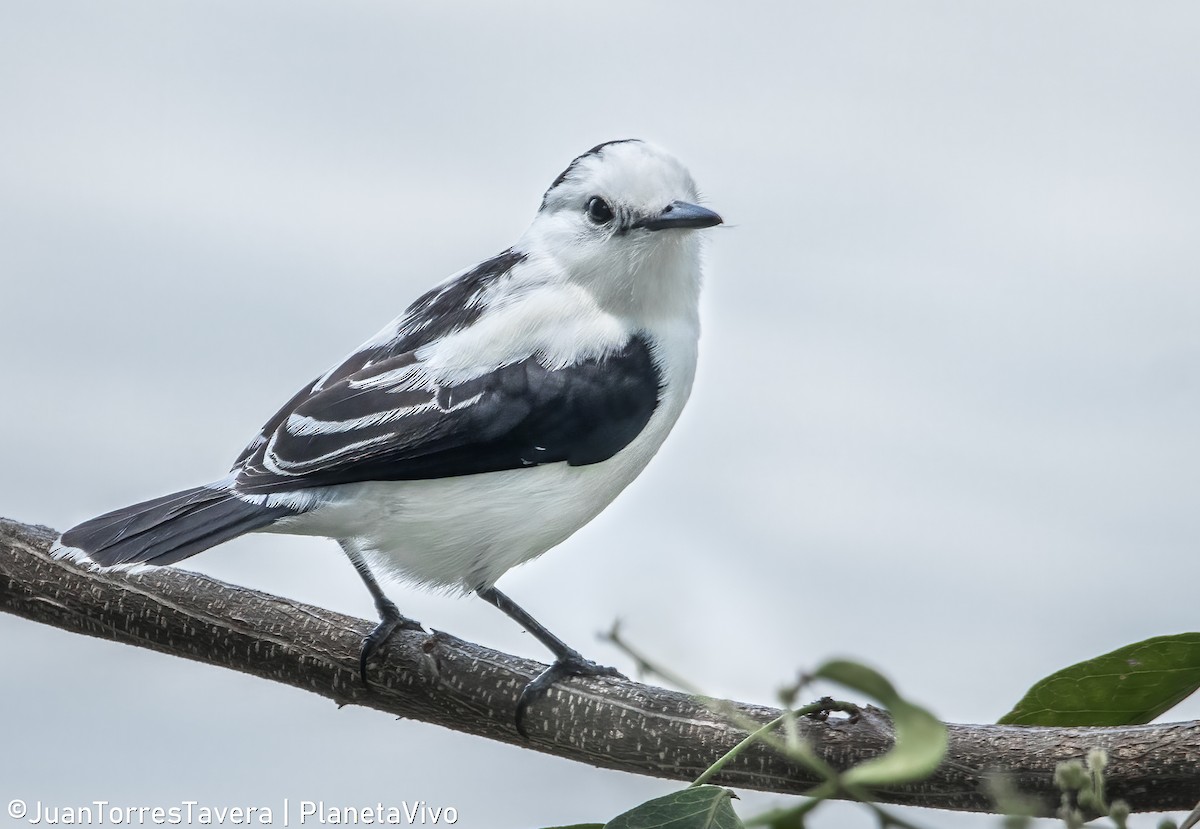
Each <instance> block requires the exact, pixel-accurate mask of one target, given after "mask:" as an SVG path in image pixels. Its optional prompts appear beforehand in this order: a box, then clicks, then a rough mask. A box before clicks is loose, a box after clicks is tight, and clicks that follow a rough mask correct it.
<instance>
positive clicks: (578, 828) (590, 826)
mask: <svg viewBox="0 0 1200 829" xmlns="http://www.w3.org/2000/svg"><path fill="white" fill-rule="evenodd" d="M546 829H604V824H603V823H572V824H571V825H570V826H547V827H546Z"/></svg>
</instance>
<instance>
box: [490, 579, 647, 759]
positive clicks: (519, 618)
mask: <svg viewBox="0 0 1200 829" xmlns="http://www.w3.org/2000/svg"><path fill="white" fill-rule="evenodd" d="M475 594H476V595H477V596H479V598H481V599H483V600H484V601H485V602H487V603H488V604H490V605H492V606H494V607H496V608H498V609H500V610H502V611H503V612H504V613H506V614H507V615H508V616H509V617H510V618H512V619H513V620H514V621H515V622H516V623H517V624H519V625H520V626H521V627H523V628H525V630H527V631H529V632H530V633H532V634H533V636H534V638H536V639H537V640H538V641H539V642H541V643H542V644H543V645H545V646H546V647H547V648H549V649H550V651H551V653H553V654H554V664H552V665H550V666H549V667H548V668H546V670H544V671H542V672H541V673H540V674H538V675H537V676H536V677H534V679H533V681H532V682H530V683H529V684H528V685H526V686H525V688H524V690H522V691H521V696H520V698H519V699H518V700H517V731H518V732H520V734H521V736H522V737H528V736H529V735H528V734H526V733H525V725H524V720H525V711H526V709H527V708H529V705H530V703H532V702H533V701H534V700H536V699H537V698H538V697H539V696H541V695H542V694H544V693H546V691H548V690H549V689H550V686H552V685H553V684H554V683H556V682H558V681H559V680H560V679H566V678H567V677H569V676H613V677H618V678H620V679H625V676H624V675H623V674H621V673H620V672H618V671H617V669H616V668H608V667H605V666H604V665H597V664H596V663H595V662H592V661H591V660H590V659H584V658H583V657H582V656H580V655H579V651H577V650H575V649H574V648H572V647H569V646H568V645H567V644H566V643H565V642H563V640H561V639H559V638H558V637H557V636H555V635H554V634H553V633H551V632H550V631H548V630H546V628H545V627H543V626H542V624H541V623H540V622H538V620H537V619H534V618H533V617H532V616H530V615H529V614H528V613H526V612H525V611H524V610H523V609H521V607H520V606H519V605H517V603H516V602H514V601H513V600H512V599H510V598H509V597H508V596H505V595H504V594H503V593H501V592H500V591H499V590H497V589H496V588H494V587H484V588H481V589H479V590H476V591H475Z"/></svg>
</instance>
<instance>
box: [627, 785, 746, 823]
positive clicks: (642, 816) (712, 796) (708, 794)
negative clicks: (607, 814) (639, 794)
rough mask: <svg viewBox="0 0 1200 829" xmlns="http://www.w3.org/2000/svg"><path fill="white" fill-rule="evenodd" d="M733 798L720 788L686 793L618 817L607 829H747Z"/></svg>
mask: <svg viewBox="0 0 1200 829" xmlns="http://www.w3.org/2000/svg"><path fill="white" fill-rule="evenodd" d="M733 796H734V795H733V792H731V791H729V790H728V789H722V788H721V787H720V786H695V787H693V788H690V789H683V790H682V791H678V792H674V793H672V794H669V795H667V796H666V797H656V798H655V799H654V800H648V801H646V802H645V803H643V804H642V805H641V806H638V807H636V808H634V809H631V810H629V811H628V812H626V813H625V814H623V815H617V816H616V817H615V818H613V819H612V820H610V821H609V822H608V823H606V824H604V829H744V827H743V825H742V822H741V821H740V820H738V816H737V815H736V814H734V812H733V803H732V801H733Z"/></svg>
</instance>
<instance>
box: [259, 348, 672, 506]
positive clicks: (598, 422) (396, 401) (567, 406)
mask: <svg viewBox="0 0 1200 829" xmlns="http://www.w3.org/2000/svg"><path fill="white" fill-rule="evenodd" d="M406 369H412V370H411V371H406ZM416 369H419V366H418V365H417V361H416V358H415V357H414V356H413V355H412V354H411V353H408V354H401V355H398V356H396V357H393V358H391V359H388V360H384V361H381V362H379V363H375V364H373V365H371V366H370V367H368V368H366V369H364V370H363V371H360V372H358V373H356V374H352V375H350V376H348V377H344V378H343V379H341V380H340V381H338V382H337V383H334V384H332V385H330V386H328V387H326V388H324V389H322V390H320V391H317V392H315V393H313V394H311V395H310V396H308V397H305V398H304V399H301V400H298V401H296V404H295V406H294V408H293V409H292V410H291V411H290V412H286V413H284V412H281V413H280V416H277V421H278V426H277V428H276V429H275V432H274V434H273V435H272V436H271V439H270V440H269V441H265V442H263V443H261V444H260V445H258V446H257V447H255V448H254V450H253V452H252V453H251V454H250V456H249V457H248V458H247V460H246V462H245V463H244V464H243V466H242V470H241V472H240V474H239V475H238V478H237V482H236V487H237V489H238V490H240V491H242V492H258V493H262V492H279V491H287V490H294V489H301V488H305V487H313V486H329V485H334V484H347V483H355V482H360V481H409V480H421V479H429V478H445V477H452V476H457V475H472V474H476V473H480V472H495V471H499V470H504V469H520V468H522V467H527V466H534V465H537V464H542V463H554V462H562V461H565V462H567V463H569V464H571V465H573V466H581V465H585V464H591V463H598V462H600V461H604V460H607V459H608V458H611V457H612V456H613V455H615V454H616V453H617V452H619V451H620V450H621V449H623V448H624V447H625V446H627V445H628V444H629V443H630V442H631V441H632V440H633V439H634V438H635V437H636V436H637V435H638V433H639V432H641V430H642V429H643V428H644V427H645V425H646V423H647V422H648V421H649V420H650V416H651V414H652V413H653V412H654V409H655V407H656V406H657V405H658V399H659V393H660V383H661V377H660V374H659V371H658V368H657V366H656V365H655V363H654V360H653V357H652V355H651V352H650V347H649V345H648V344H647V343H646V341H645V340H643V339H642V338H640V337H634V338H632V339H631V340H630V341H629V342H628V343H627V344H626V345H625V347H624V348H622V349H621V350H619V351H616V352H613V353H610V354H608V355H606V356H604V357H601V358H596V359H590V360H586V361H583V362H580V363H575V364H573V365H570V366H567V367H565V368H561V369H549V368H547V367H545V366H544V365H542V364H541V363H540V362H539V361H538V360H537V359H536V358H535V357H531V358H529V359H526V360H522V361H521V362H517V363H512V364H510V365H507V366H503V367H501V368H498V369H496V370H495V371H492V372H489V373H487V374H484V375H482V376H480V377H476V378H474V379H472V380H469V381H466V382H463V383H459V384H456V385H444V386H439V387H437V388H434V389H432V390H430V389H427V388H425V387H423V385H422V384H421V383H420V382H419V380H418V379H417V378H418V377H419V376H420V372H419V371H417V370H416ZM373 379H374V380H375V382H372V380H373ZM383 380H386V381H387V382H380V381H383Z"/></svg>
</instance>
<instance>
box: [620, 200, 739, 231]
mask: <svg viewBox="0 0 1200 829" xmlns="http://www.w3.org/2000/svg"><path fill="white" fill-rule="evenodd" d="M722 221H724V220H723V219H722V218H721V217H720V216H718V215H717V214H716V213H714V212H713V211H711V210H709V209H708V208H707V207H701V206H700V205H698V204H689V203H688V202H685V201H673V202H671V203H670V204H668V205H667V206H666V207H664V208H663V211H662V212H661V213H659V214H658V215H657V216H651V217H650V218H648V219H643V220H642V221H640V222H638V223H637V224H635V225H634V227H644V228H646V230H671V229H676V230H684V229H695V228H699V227H713V226H714V225H719V224H721V222H722Z"/></svg>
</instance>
